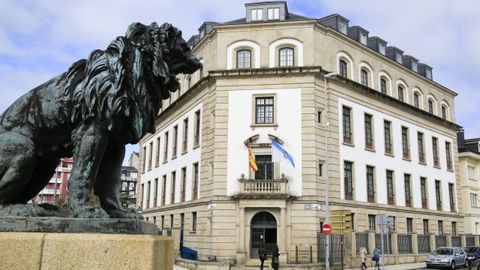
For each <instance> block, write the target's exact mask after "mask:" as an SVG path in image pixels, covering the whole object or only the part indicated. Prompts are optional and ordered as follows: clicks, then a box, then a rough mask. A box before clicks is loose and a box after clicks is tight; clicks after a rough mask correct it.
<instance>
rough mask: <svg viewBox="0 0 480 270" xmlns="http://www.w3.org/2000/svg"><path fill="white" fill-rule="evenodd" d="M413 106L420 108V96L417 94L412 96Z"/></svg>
mask: <svg viewBox="0 0 480 270" xmlns="http://www.w3.org/2000/svg"><path fill="white" fill-rule="evenodd" d="M413 105H414V106H415V107H417V108H420V95H419V94H418V93H417V92H415V93H414V94H413Z"/></svg>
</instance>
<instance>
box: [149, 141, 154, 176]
mask: <svg viewBox="0 0 480 270" xmlns="http://www.w3.org/2000/svg"><path fill="white" fill-rule="evenodd" d="M152 162H153V142H151V143H150V147H149V148H148V170H149V171H150V170H151V169H152Z"/></svg>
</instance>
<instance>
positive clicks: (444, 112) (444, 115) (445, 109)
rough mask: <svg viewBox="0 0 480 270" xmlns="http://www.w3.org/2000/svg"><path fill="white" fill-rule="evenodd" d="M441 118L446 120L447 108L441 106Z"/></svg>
mask: <svg viewBox="0 0 480 270" xmlns="http://www.w3.org/2000/svg"><path fill="white" fill-rule="evenodd" d="M442 118H443V119H445V120H447V107H446V106H445V105H442Z"/></svg>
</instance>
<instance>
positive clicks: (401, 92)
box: [398, 85, 405, 101]
mask: <svg viewBox="0 0 480 270" xmlns="http://www.w3.org/2000/svg"><path fill="white" fill-rule="evenodd" d="M398 100H400V101H405V89H403V87H402V86H400V85H399V86H398Z"/></svg>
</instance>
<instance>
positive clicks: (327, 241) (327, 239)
mask: <svg viewBox="0 0 480 270" xmlns="http://www.w3.org/2000/svg"><path fill="white" fill-rule="evenodd" d="M336 75H337V74H336V73H333V72H332V73H328V74H326V75H323V93H324V95H325V223H326V224H330V205H329V199H328V126H329V122H328V106H329V102H328V89H327V78H332V77H334V76H336ZM342 268H343V267H342ZM325 269H326V270H330V234H327V235H326V237H325Z"/></svg>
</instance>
